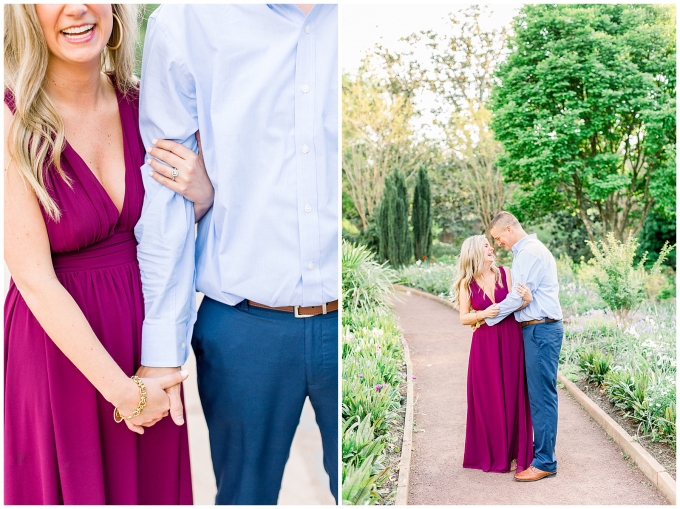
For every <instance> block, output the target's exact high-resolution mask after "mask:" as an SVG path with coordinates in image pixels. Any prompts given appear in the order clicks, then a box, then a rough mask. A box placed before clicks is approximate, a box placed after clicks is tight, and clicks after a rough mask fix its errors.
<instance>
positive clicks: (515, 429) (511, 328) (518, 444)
mask: <svg viewBox="0 0 680 509" xmlns="http://www.w3.org/2000/svg"><path fill="white" fill-rule="evenodd" d="M500 271H501V278H502V281H503V286H502V287H501V286H500V285H499V284H498V283H496V287H495V289H494V299H495V301H496V302H497V303H498V302H501V301H502V300H503V299H505V297H506V296H507V295H508V284H507V280H506V278H505V269H504V268H502V267H501V268H500ZM470 290H471V293H472V295H471V298H470V304H471V306H472V308H473V309H476V310H478V311H481V310H484V309H486V308H487V307H489V306H491V305H492V304H493V302H492V301H491V299H489V297H488V296H487V295H486V294H485V293H484V291H483V290H482V289H481V288H480V287H479V285H478V284H477V282H476V281H472V283H471V284H470ZM533 451H534V448H533V432H532V427H531V412H530V408H529V395H528V392H527V385H526V379H525V374H524V341H523V339H522V328H521V327H520V325H519V324H518V323H517V322H516V321H515V317H514V315H513V314H510V315H509V316H507V317H506V318H505V319H503V320H502V321H501V322H499V323H498V324H496V325H493V326H489V325H487V324H486V323H484V324H482V326H481V327H479V328H478V329H477V330H476V331H474V333H473V334H472V345H471V347H470V360H469V363H468V380H467V425H466V427H465V454H464V457H463V467H465V468H477V469H480V470H483V471H485V472H508V471H510V463H511V462H512V460H513V459H516V460H517V472H521V471H522V470H524V469H526V468H529V465H531V461H532V460H533V458H534V452H533Z"/></svg>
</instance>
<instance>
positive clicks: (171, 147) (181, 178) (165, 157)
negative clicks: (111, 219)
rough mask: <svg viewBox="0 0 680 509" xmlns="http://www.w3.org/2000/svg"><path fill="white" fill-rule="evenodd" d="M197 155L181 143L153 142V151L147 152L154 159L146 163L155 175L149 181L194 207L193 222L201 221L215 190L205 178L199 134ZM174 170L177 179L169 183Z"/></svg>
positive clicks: (198, 135)
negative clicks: (172, 192)
mask: <svg viewBox="0 0 680 509" xmlns="http://www.w3.org/2000/svg"><path fill="white" fill-rule="evenodd" d="M196 142H197V143H198V154H197V153H196V152H194V151H193V150H191V149H189V148H187V147H185V146H184V145H182V144H181V143H177V142H175V141H172V140H153V144H154V146H153V147H148V148H147V152H148V153H149V154H150V155H152V156H153V157H155V158H156V159H158V160H160V161H163V162H164V163H166V164H163V163H159V162H158V161H156V159H153V158H149V159H148V160H147V163H148V164H149V166H151V167H152V168H153V169H154V171H152V172H151V173H150V175H151V177H152V178H153V179H154V180H155V181H156V182H158V183H159V184H162V185H164V186H165V187H167V188H169V189H172V190H173V191H175V192H176V193H178V194H181V195H182V196H184V197H185V198H186V199H187V200H189V201H190V202H192V203H193V204H194V215H195V216H196V222H198V221H200V220H201V218H202V217H203V216H204V215H205V213H206V212H208V210H210V207H212V204H213V201H214V199H215V189H214V188H213V185H212V182H211V181H210V178H209V177H208V172H207V171H206V169H205V162H204V160H203V147H202V146H201V133H200V132H199V131H196ZM173 167H174V168H177V172H178V175H177V176H176V177H175V180H172V168H173Z"/></svg>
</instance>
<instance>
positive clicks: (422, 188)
mask: <svg viewBox="0 0 680 509" xmlns="http://www.w3.org/2000/svg"><path fill="white" fill-rule="evenodd" d="M411 224H412V225H413V251H414V254H415V256H416V259H417V260H423V259H426V258H427V257H429V256H430V248H431V247H432V193H431V192H430V179H429V178H427V170H426V169H425V167H424V166H421V167H420V168H419V169H418V176H417V177H416V186H415V188H414V189H413V211H412V213H411Z"/></svg>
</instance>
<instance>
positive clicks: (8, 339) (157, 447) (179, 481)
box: [4, 91, 192, 505]
mask: <svg viewBox="0 0 680 509" xmlns="http://www.w3.org/2000/svg"><path fill="white" fill-rule="evenodd" d="M116 94H117V97H118V108H119V112H120V120H121V125H122V129H123V145H124V150H125V199H124V203H123V209H122V212H121V213H120V214H119V213H118V210H117V208H116V206H115V205H114V203H113V202H112V201H111V199H110V198H109V196H108V194H107V193H106V191H105V190H104V188H103V186H102V185H101V184H100V182H99V181H98V180H97V178H96V177H95V176H94V174H93V173H92V172H91V171H90V169H89V168H88V167H87V165H86V164H85V162H84V161H83V160H82V159H81V158H80V156H79V155H78V154H77V153H76V152H75V151H74V150H73V148H72V147H71V146H70V145H68V144H67V145H66V147H65V149H64V152H63V156H62V160H61V161H62V162H61V164H62V167H63V169H64V171H65V172H66V174H67V175H68V176H69V177H70V178H71V181H72V189H71V188H69V186H68V185H67V184H66V182H64V181H63V179H62V178H61V177H60V176H59V175H58V174H57V173H56V171H55V170H54V168H53V167H51V168H50V171H49V175H50V176H49V179H48V186H47V187H48V191H49V192H50V195H51V196H52V197H53V198H54V200H55V201H56V203H57V205H58V207H59V209H60V210H61V213H62V216H61V220H60V221H59V222H55V221H53V220H51V219H49V217H48V216H47V214H46V213H45V212H44V211H43V217H44V219H45V224H46V226H47V234H48V237H49V241H50V247H51V251H52V262H53V264H54V269H55V271H56V275H57V278H58V279H59V282H60V283H61V284H62V285H63V286H64V287H65V288H66V290H67V291H68V292H69V293H70V294H71V295H72V296H73V298H74V299H75V301H76V302H77V304H78V306H80V309H81V310H82V311H83V313H84V314H85V317H86V318H87V320H88V322H89V323H90V325H91V326H92V329H93V330H94V333H95V334H96V335H97V337H98V338H99V340H100V341H101V343H102V344H103V345H104V347H105V348H106V350H107V351H108V352H109V354H110V355H111V356H112V357H113V359H114V360H115V361H116V362H117V363H118V365H119V366H120V367H121V368H122V370H123V371H124V372H125V373H126V374H127V375H128V376H130V375H134V374H135V372H136V370H137V368H139V365H140V357H141V333H142V320H143V318H144V300H143V296H142V282H141V277H140V272H139V265H138V264H137V242H136V240H135V236H134V233H133V228H134V226H135V223H136V222H137V220H138V219H139V217H140V215H141V211H142V201H143V199H144V188H143V185H142V178H141V170H140V167H141V166H142V164H143V162H144V155H145V150H144V145H143V144H142V139H141V137H140V134H139V125H138V98H137V94H136V93H134V92H133V93H131V94H129V95H128V96H127V97H125V96H123V95H122V94H121V93H120V92H118V91H117V92H116ZM5 104H7V105H8V107H9V108H10V110H11V111H12V112H14V111H15V107H14V99H13V96H12V94H11V92H9V91H5ZM4 395H5V402H4V403H5V404H4V409H5V444H4V446H5V476H4V477H5V486H4V488H5V504H93V505H94V504H98V505H99V504H135V505H136V504H191V503H192V492H191V473H190V469H189V444H188V437H187V427H186V425H184V426H177V425H175V424H174V423H173V421H172V420H171V419H170V418H169V417H168V418H165V419H162V420H161V421H160V422H158V423H157V424H156V425H154V426H152V427H150V428H145V432H144V434H143V435H138V434H137V433H134V432H132V431H130V430H129V429H128V428H127V426H126V425H125V424H124V423H120V424H116V423H115V422H114V420H113V406H112V405H111V404H110V403H108V402H107V401H106V400H105V399H104V398H103V397H102V396H101V394H99V393H98V392H97V390H96V389H95V388H94V387H93V386H92V384H91V383H90V382H89V381H88V380H87V379H86V378H85V376H84V375H83V374H82V373H81V372H80V371H79V370H78V369H77V368H76V367H75V366H74V365H73V364H72V363H71V361H69V360H68V358H66V356H65V355H64V354H63V353H61V351H60V350H59V349H58V348H57V347H56V345H55V344H54V343H53V342H52V340H51V339H50V338H49V337H48V336H47V334H46V333H45V331H44V330H43V329H42V327H41V326H40V324H39V323H38V322H37V320H36V319H35V317H34V316H33V314H32V313H31V311H30V310H29V309H28V306H27V305H26V302H25V301H24V299H23V298H22V296H21V294H20V293H19V291H18V290H17V287H16V286H15V285H14V282H13V281H11V282H10V288H9V293H8V294H7V297H6V300H5V393H4Z"/></svg>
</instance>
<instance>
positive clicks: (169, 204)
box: [135, 16, 198, 424]
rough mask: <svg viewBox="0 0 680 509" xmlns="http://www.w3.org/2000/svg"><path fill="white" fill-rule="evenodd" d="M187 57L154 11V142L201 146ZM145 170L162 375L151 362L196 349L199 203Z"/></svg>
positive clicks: (146, 73) (148, 264)
mask: <svg viewBox="0 0 680 509" xmlns="http://www.w3.org/2000/svg"><path fill="white" fill-rule="evenodd" d="M179 59H181V56H178V55H177V50H176V48H175V47H174V45H173V44H172V39H170V38H169V37H168V35H167V34H166V33H165V32H164V30H163V27H162V26H161V25H159V24H158V22H157V20H156V19H155V16H152V17H151V18H150V19H149V23H148V26H147V32H146V41H145V45H144V57H143V65H142V80H141V90H140V109H139V111H140V115H139V124H140V132H141V135H142V140H143V141H144V145H145V146H146V147H147V148H148V147H149V146H150V145H151V144H152V140H154V139H171V140H174V141H177V142H180V143H182V144H184V145H185V146H187V147H188V148H190V149H192V150H194V151H196V139H195V136H194V133H195V132H196V131H197V130H198V121H197V112H196V93H195V87H194V84H193V80H192V78H191V77H190V76H189V74H188V72H187V70H186V68H185V67H183V65H182V63H181V60H179ZM148 157H149V156H148V155H147V159H148ZM141 171H142V178H143V182H144V190H145V197H144V207H143V210H142V216H141V219H140V220H139V222H138V223H137V225H136V227H135V236H136V237H137V241H138V243H139V244H138V246H137V258H138V260H139V268H140V271H141V274H142V287H143V292H144V307H145V318H144V324H143V326H142V359H141V361H142V362H141V363H142V366H143V367H142V368H140V369H141V371H143V372H144V374H145V375H146V376H158V375H160V374H162V373H164V372H166V371H167V369H163V370H160V369H158V370H153V369H149V368H144V366H147V367H151V368H175V369H178V367H179V366H181V365H182V364H184V362H186V359H187V357H188V355H189V344H190V339H191V331H192V327H193V324H194V321H195V319H196V302H195V298H196V297H195V287H194V281H195V276H194V272H195V267H194V248H195V245H194V242H195V235H194V207H193V204H192V203H191V202H189V201H188V200H186V199H184V198H183V197H182V196H181V195H179V194H176V193H175V192H173V191H171V190H170V189H168V188H166V187H164V186H163V185H161V184H159V183H158V182H156V181H155V180H154V179H153V178H151V176H150V175H149V172H151V171H152V168H151V167H150V166H149V165H148V164H145V165H144V166H142V168H141ZM169 396H171V406H172V407H174V411H173V408H171V413H172V415H173V419H174V420H175V422H176V423H178V424H181V423H182V422H180V421H183V420H182V412H181V408H182V407H181V402H180V400H179V386H177V387H176V388H174V390H173V391H172V395H171V394H170V391H169ZM173 396H176V397H173Z"/></svg>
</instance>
